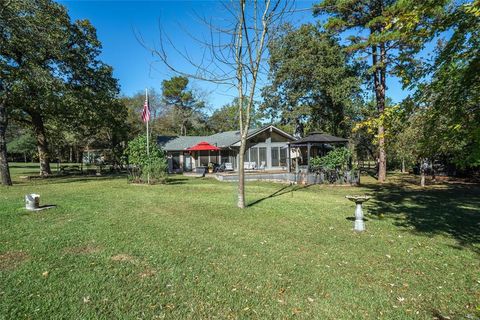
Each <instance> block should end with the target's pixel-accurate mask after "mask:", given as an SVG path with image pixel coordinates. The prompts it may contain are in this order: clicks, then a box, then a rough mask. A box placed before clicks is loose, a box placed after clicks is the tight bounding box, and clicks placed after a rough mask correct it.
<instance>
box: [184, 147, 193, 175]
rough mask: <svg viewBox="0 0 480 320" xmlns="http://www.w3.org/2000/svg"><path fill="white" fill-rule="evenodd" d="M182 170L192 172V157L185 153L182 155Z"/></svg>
mask: <svg viewBox="0 0 480 320" xmlns="http://www.w3.org/2000/svg"><path fill="white" fill-rule="evenodd" d="M183 170H184V171H192V157H191V156H190V154H189V153H187V152H185V153H184V154H183Z"/></svg>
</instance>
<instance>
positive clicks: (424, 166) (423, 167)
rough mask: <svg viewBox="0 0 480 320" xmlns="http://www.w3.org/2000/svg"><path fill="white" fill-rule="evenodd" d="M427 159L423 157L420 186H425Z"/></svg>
mask: <svg viewBox="0 0 480 320" xmlns="http://www.w3.org/2000/svg"><path fill="white" fill-rule="evenodd" d="M425 164H426V160H425V159H422V162H421V163H420V186H422V187H425V170H426V165H425Z"/></svg>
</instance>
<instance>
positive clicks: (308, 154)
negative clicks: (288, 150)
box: [307, 143, 310, 172]
mask: <svg viewBox="0 0 480 320" xmlns="http://www.w3.org/2000/svg"><path fill="white" fill-rule="evenodd" d="M307 167H308V168H307V172H310V143H308V144H307Z"/></svg>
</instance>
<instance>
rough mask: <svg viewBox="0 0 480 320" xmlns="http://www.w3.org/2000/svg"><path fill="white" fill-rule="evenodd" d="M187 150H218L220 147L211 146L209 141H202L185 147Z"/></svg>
mask: <svg viewBox="0 0 480 320" xmlns="http://www.w3.org/2000/svg"><path fill="white" fill-rule="evenodd" d="M187 150H188V151H220V148H218V147H216V146H212V145H211V144H210V143H208V142H205V141H202V142H199V143H198V144H196V145H194V146H193V147H190V148H187Z"/></svg>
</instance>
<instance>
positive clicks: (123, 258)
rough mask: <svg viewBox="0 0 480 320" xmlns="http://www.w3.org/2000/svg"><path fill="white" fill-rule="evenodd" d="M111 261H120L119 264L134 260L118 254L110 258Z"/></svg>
mask: <svg viewBox="0 0 480 320" xmlns="http://www.w3.org/2000/svg"><path fill="white" fill-rule="evenodd" d="M111 259H112V260H113V261H120V262H134V261H135V258H134V257H132V256H131V255H128V254H126V253H120V254H117V255H114V256H112V258H111Z"/></svg>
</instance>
